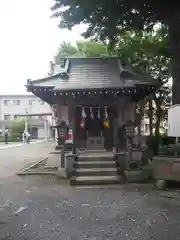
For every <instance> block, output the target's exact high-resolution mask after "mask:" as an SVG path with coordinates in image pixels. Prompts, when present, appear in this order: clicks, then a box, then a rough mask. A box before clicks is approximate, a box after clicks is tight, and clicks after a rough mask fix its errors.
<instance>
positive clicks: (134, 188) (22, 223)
mask: <svg viewBox="0 0 180 240" xmlns="http://www.w3.org/2000/svg"><path fill="white" fill-rule="evenodd" d="M52 146H53V144H52ZM52 146H50V145H49V144H47V143H43V144H39V145H38V144H37V145H26V146H23V147H22V148H21V147H20V148H12V149H9V150H8V149H6V150H2V151H0V162H1V163H0V164H1V165H0V169H1V174H2V175H1V178H0V240H59V239H60V240H68V239H72V240H110V239H113V240H116V239H118V240H119V239H120V240H126V239H128V240H129V239H130V240H131V239H133V240H134V239H140V240H145V239H154V240H161V239H163V240H169V239H172V240H176V239H180V217H179V216H180V203H179V201H176V200H172V199H171V200H169V199H166V198H162V197H160V194H159V192H157V191H155V190H154V189H153V187H152V186H150V185H149V186H146V185H140V186H138V185H123V186H114V187H109V188H107V187H106V188H95V189H94V188H93V189H91V188H73V187H70V186H69V185H68V184H67V183H66V181H63V180H60V179H55V178H52V177H45V176H44V177H35V176H33V177H32V176H28V177H24V178H21V177H17V176H13V174H14V173H15V171H16V170H17V169H18V167H20V166H21V167H22V165H23V166H24V164H25V162H26V163H27V162H29V161H32V160H30V159H33V157H34V159H35V157H37V158H39V157H41V156H43V155H45V153H46V151H47V152H48V151H49V149H50V148H51V147H52ZM3 159H4V160H5V161H7V162H6V170H8V171H7V172H8V174H5V175H4V174H3V170H2V169H5V166H4V163H3ZM12 166H13V167H12ZM2 176H3V177H2Z"/></svg>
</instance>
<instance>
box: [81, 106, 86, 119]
mask: <svg viewBox="0 0 180 240" xmlns="http://www.w3.org/2000/svg"><path fill="white" fill-rule="evenodd" d="M81 115H82V118H86V113H85V110H84V107H83V108H82V113H81Z"/></svg>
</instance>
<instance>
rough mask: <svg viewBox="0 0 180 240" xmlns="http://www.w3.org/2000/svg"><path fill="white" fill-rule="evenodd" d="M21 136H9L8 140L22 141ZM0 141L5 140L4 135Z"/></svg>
mask: <svg viewBox="0 0 180 240" xmlns="http://www.w3.org/2000/svg"><path fill="white" fill-rule="evenodd" d="M20 141H21V139H20V136H9V137H8V142H20ZM0 142H4V136H0Z"/></svg>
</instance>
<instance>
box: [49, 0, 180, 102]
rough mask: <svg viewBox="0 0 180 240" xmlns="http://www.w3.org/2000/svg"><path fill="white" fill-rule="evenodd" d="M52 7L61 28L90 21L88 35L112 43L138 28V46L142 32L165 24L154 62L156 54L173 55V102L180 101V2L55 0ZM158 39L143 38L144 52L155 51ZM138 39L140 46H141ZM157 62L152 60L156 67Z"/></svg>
mask: <svg viewBox="0 0 180 240" xmlns="http://www.w3.org/2000/svg"><path fill="white" fill-rule="evenodd" d="M52 10H53V16H55V17H58V18H59V19H60V24H59V26H60V27H61V28H68V29H71V28H72V27H73V26H75V25H77V24H80V23H85V24H87V31H86V32H85V33H84V36H85V37H86V38H89V37H91V38H92V39H95V40H100V41H103V42H106V43H109V45H110V46H112V45H113V44H115V43H117V42H118V41H119V39H121V36H124V33H126V32H131V33H132V32H135V33H137V35H136V37H135V40H134V44H133V49H134V47H135V41H136V40H137V37H138V36H139V35H140V39H142V34H143V33H144V31H145V32H152V30H154V29H155V26H156V28H157V24H159V25H161V26H162V27H161V30H160V37H157V39H156V43H157V47H156V56H155V55H153V57H154V59H153V64H154V63H155V64H156V57H157V61H158V63H159V60H160V57H161V62H163V61H166V59H164V57H167V56H168V57H170V58H171V60H172V64H171V68H170V71H171V75H172V78H173V103H174V104H176V103H180V95H179V91H180V81H179V75H180V70H179V65H180V58H179V52H180V44H179V42H180V34H179V29H178V27H177V26H179V24H180V2H172V1H170V0H167V1H164V2H162V1H160V0H156V1H150V0H146V1H142V0H137V1H133V0H128V1H127V0H119V1H117V0H112V1H108V0H98V1H94V0H83V1H82V0H76V1H74V0H68V1H67V0H54V5H53V7H52ZM148 37H149V36H148ZM150 37H153V36H150ZM161 38H162V40H163V41H162V42H161V41H160V39H161ZM154 40H155V39H154V37H153V44H151V43H150V42H149V41H148V42H147V41H146V40H145V42H144V40H142V46H141V48H140V49H141V51H140V52H141V53H142V54H143V53H147V51H148V52H149V53H151V50H153V51H154V50H155V48H154V46H155V44H154ZM124 41H125V42H126V44H128V45H129V42H128V39H124ZM138 41H139V40H137V45H136V47H138V46H139V43H138ZM121 50H122V49H121ZM137 58H139V56H137ZM146 60H147V63H150V64H151V62H150V61H149V60H148V59H146ZM153 64H151V66H152V68H153ZM143 65H144V62H143V63H142V66H143ZM146 65H147V64H146ZM162 70H163V69H161V71H160V72H161V73H162V75H163V72H164V70H163V71H162ZM153 74H154V75H155V77H156V71H153Z"/></svg>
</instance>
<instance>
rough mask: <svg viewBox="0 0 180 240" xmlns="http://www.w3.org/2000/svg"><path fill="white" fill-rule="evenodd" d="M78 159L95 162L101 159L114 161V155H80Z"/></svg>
mask: <svg viewBox="0 0 180 240" xmlns="http://www.w3.org/2000/svg"><path fill="white" fill-rule="evenodd" d="M78 160H79V161H80V162H89V161H93V162H99V161H103V162H105V161H114V160H113V158H112V157H108V156H96V157H94V156H92V155H91V156H84V157H83V156H79V158H78Z"/></svg>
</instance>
